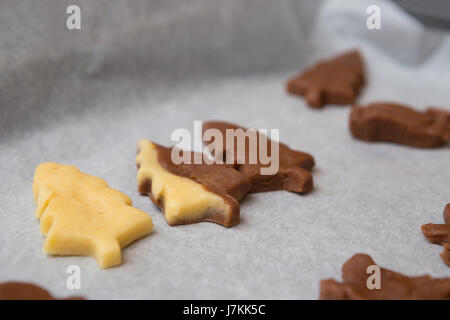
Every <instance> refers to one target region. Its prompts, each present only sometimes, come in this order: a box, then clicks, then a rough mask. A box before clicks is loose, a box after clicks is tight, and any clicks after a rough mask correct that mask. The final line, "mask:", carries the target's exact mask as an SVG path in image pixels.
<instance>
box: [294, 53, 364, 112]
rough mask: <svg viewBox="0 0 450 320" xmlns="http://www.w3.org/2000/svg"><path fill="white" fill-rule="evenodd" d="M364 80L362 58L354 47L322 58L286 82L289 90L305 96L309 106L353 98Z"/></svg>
mask: <svg viewBox="0 0 450 320" xmlns="http://www.w3.org/2000/svg"><path fill="white" fill-rule="evenodd" d="M364 83H365V74H364V62H363V59H362V57H361V54H360V53H359V52H358V51H357V50H353V51H350V52H347V53H344V54H342V55H340V56H337V57H335V58H332V59H329V60H324V61H321V62H319V63H318V64H316V65H314V66H313V67H312V68H310V69H307V70H306V71H305V72H303V73H301V74H300V75H298V76H297V77H294V78H293V79H291V80H289V81H288V82H287V84H286V88H287V91H288V92H289V93H291V94H295V95H300V96H304V97H305V99H306V102H307V103H308V105H309V106H311V107H313V108H322V107H323V106H324V105H326V104H339V105H347V104H352V103H354V102H355V101H356V98H357V97H358V95H359V92H360V91H361V88H362V87H363V86H364Z"/></svg>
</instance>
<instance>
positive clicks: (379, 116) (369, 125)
mask: <svg viewBox="0 0 450 320" xmlns="http://www.w3.org/2000/svg"><path fill="white" fill-rule="evenodd" d="M350 131H351V132H352V134H353V136H354V137H355V138H357V139H361V140H365V141H368V142H373V141H385V142H394V143H399V144H404V145H408V146H412V147H421V148H436V147H440V146H442V145H444V144H445V143H447V141H448V140H449V138H450V113H449V112H447V111H444V110H439V109H433V108H430V109H428V110H427V111H425V112H418V111H415V110H413V109H411V108H410V107H408V106H403V105H399V104H394V103H382V102H379V103H372V104H370V105H368V106H367V107H362V106H354V107H353V109H352V111H351V113H350Z"/></svg>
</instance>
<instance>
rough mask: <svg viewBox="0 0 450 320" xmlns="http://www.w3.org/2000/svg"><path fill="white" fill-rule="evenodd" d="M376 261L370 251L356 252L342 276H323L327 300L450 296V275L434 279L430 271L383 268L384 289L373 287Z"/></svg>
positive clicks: (442, 298) (381, 270)
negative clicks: (414, 274)
mask: <svg viewBox="0 0 450 320" xmlns="http://www.w3.org/2000/svg"><path fill="white" fill-rule="evenodd" d="M374 265H376V264H375V262H374V261H373V260H372V258H371V257H370V256H368V255H366V254H355V255H354V256H353V257H352V258H350V259H349V260H348V261H347V262H346V263H345V264H344V266H343V267H342V280H343V282H342V283H340V282H337V281H335V280H334V279H328V280H322V281H321V282H320V299H323V300H430V299H431V300H444V299H450V278H442V279H434V278H431V277H430V276H429V275H425V276H420V277H408V276H405V275H402V274H400V273H397V272H394V271H391V270H388V269H384V268H380V280H381V281H380V289H377V288H372V289H369V288H368V286H367V279H368V278H369V277H370V276H371V273H368V272H367V270H368V267H369V266H374Z"/></svg>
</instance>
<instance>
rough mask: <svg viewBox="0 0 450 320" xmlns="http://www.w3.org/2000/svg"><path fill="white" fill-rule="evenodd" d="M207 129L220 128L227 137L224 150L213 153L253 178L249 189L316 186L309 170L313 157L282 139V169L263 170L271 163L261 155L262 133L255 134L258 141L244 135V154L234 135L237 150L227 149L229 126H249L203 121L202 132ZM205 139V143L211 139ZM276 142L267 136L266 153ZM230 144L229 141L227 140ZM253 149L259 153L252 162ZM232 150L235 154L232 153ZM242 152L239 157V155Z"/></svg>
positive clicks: (300, 189)
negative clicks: (264, 162) (251, 141)
mask: <svg viewBox="0 0 450 320" xmlns="http://www.w3.org/2000/svg"><path fill="white" fill-rule="evenodd" d="M208 129H218V130H219V131H220V132H221V133H222V136H223V138H224V143H223V150H222V151H220V150H216V151H215V152H216V153H217V152H221V154H215V155H214V156H215V157H216V158H218V159H220V160H221V161H224V162H226V163H232V164H233V166H234V167H235V168H236V169H237V170H239V171H240V172H242V173H243V174H245V175H246V176H247V177H248V178H249V179H250V181H251V189H250V192H264V191H272V190H287V191H292V192H297V193H307V192H310V191H311V190H312V189H313V178H312V175H311V172H310V170H311V169H312V168H313V167H314V158H313V157H312V156H311V155H309V154H307V153H304V152H299V151H295V150H292V149H290V148H289V147H288V146H286V145H285V144H282V143H279V144H278V148H279V169H278V172H277V173H275V174H267V175H266V174H261V168H264V167H268V166H269V165H268V164H262V163H261V161H260V157H259V148H260V144H261V135H260V134H256V138H257V140H256V144H254V145H253V147H252V144H251V143H250V138H249V137H248V136H247V137H245V155H238V152H237V145H238V143H237V140H238V138H237V137H236V136H233V137H234V144H233V145H234V152H230V150H227V139H226V137H227V134H226V131H227V129H231V130H236V129H241V130H244V131H245V130H246V129H245V128H241V127H239V126H237V125H234V124H231V123H226V122H217V121H210V122H204V123H203V132H205V131H206V130H208ZM213 140H214V138H212V139H211V141H206V143H209V142H212V141H213ZM272 143H276V142H273V141H271V140H270V139H269V138H267V144H266V146H267V149H266V150H267V153H268V155H269V156H272V154H271V147H272V146H271V144H272ZM228 145H229V144H228ZM255 145H256V147H255ZM250 153H253V154H255V155H257V159H256V160H257V161H256V163H255V164H251V163H250V161H249V155H250ZM230 154H233V155H234V156H233V155H231V156H230ZM239 156H240V157H239Z"/></svg>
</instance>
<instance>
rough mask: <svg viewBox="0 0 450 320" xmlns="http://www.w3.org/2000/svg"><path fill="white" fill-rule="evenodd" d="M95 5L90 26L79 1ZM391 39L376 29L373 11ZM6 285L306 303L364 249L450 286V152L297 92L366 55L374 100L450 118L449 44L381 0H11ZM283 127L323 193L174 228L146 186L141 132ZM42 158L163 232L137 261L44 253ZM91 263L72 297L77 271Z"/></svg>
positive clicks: (1, 131) (5, 12)
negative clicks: (224, 125)
mask: <svg viewBox="0 0 450 320" xmlns="http://www.w3.org/2000/svg"><path fill="white" fill-rule="evenodd" d="M73 3H76V4H79V5H80V6H81V13H82V15H81V26H82V29H81V30H79V31H69V30H67V29H66V24H65V19H66V16H67V15H66V7H67V6H68V5H69V4H73ZM374 4H375V5H378V6H379V7H380V9H381V27H382V28H381V29H380V30H369V29H368V28H367V26H366V20H367V17H368V14H367V13H366V9H367V7H368V6H369V5H374ZM0 30H1V32H0V178H1V180H2V183H1V184H0V225H1V232H0V240H1V246H0V281H6V280H12V279H14V280H23V281H32V282H35V283H37V284H40V285H43V286H45V287H47V288H48V289H50V290H51V291H52V293H54V294H55V295H59V296H67V295H71V294H77V295H80V294H81V295H85V296H86V297H88V298H154V299H157V298H187V299H189V298H194V299H197V298H240V299H252V298H254V299H258V298H275V299H276V298H306V299H315V298H317V297H318V292H319V291H318V289H319V281H320V280H321V279H323V278H328V277H335V278H339V277H340V268H341V266H342V264H343V263H344V261H346V260H347V259H348V258H350V257H351V256H352V255H353V254H354V253H356V252H364V253H368V254H370V255H372V257H373V258H374V260H375V261H377V262H378V263H379V264H380V265H382V266H384V267H387V268H391V269H394V270H396V271H400V272H403V273H406V274H410V275H419V274H424V273H429V274H431V275H433V276H441V277H442V276H448V275H449V269H448V267H447V266H445V265H444V263H443V262H442V261H441V259H440V257H439V252H441V251H442V248H441V247H439V246H436V245H431V244H429V243H428V242H427V241H426V240H425V239H424V237H423V236H422V234H421V231H420V226H421V224H424V223H428V222H435V223H441V222H442V221H443V220H442V210H443V208H444V205H445V204H446V203H447V202H450V193H449V186H450V170H448V168H449V160H448V159H449V151H450V149H449V147H448V146H447V147H444V148H441V149H438V150H423V149H413V148H408V147H402V146H397V145H392V144H383V143H381V144H367V143H364V142H361V141H356V140H354V139H353V138H352V137H351V135H350V133H349V130H348V114H349V107H347V106H328V107H326V108H325V109H323V110H319V111H317V110H311V109H310V108H308V107H307V106H306V105H305V103H304V101H303V100H302V99H300V98H298V97H292V96H289V95H287V94H286V93H285V90H284V82H285V80H286V79H288V78H289V77H290V76H293V75H295V74H297V73H298V72H299V71H300V70H302V69H303V68H305V67H306V66H307V65H308V64H310V63H312V62H314V61H316V60H317V59H319V58H323V57H328V56H331V55H333V54H336V53H339V52H341V51H343V50H347V49H350V48H354V47H357V48H359V49H360V50H361V52H362V53H363V55H364V57H365V60H366V65H367V74H368V82H367V86H366V88H365V90H364V91H363V93H362V95H361V97H360V99H359V102H361V103H369V102H372V101H375V100H393V101H398V102H401V103H405V104H410V105H412V106H414V107H416V108H418V109H424V108H426V107H428V106H430V105H432V106H436V107H441V108H450V90H449V84H450V59H449V56H450V37H449V34H448V33H445V32H443V31H436V30H428V29H426V28H425V27H424V26H423V25H422V24H421V23H419V22H417V21H416V20H415V19H414V18H412V17H411V16H409V15H408V14H406V13H405V12H404V11H403V10H401V9H399V8H398V7H396V6H395V5H394V4H393V3H392V2H390V1H389V2H387V1H375V0H370V1H368V0H346V1H339V0H329V1H317V0H311V1H293V0H292V1H288V0H284V1H283V0H282V1H271V0H244V1H242V0H228V1H220V0H213V1H211V0H193V1H181V0H179V1H174V0H164V1H162V0H161V1H156V0H153V1H140V0H132V1H131V0H130V1H122V0H120V1H119V0H115V1H112V0H96V1H91V0H77V1H67V0H41V1H32V0H28V1H25V0H15V1H0ZM211 119H218V120H228V121H232V122H236V123H238V124H241V125H243V126H246V127H255V128H267V129H271V128H279V129H280V139H281V140H282V141H283V142H285V143H287V144H289V145H290V146H291V147H293V148H295V149H299V150H303V151H307V152H310V153H312V154H313V155H314V156H315V158H316V161H317V169H316V170H315V171H314V179H315V180H314V181H315V187H316V188H315V191H314V192H312V193H311V194H308V195H303V196H301V195H296V194H292V193H287V192H271V193H260V194H252V195H249V196H248V197H247V198H246V199H245V200H244V201H243V202H242V206H241V223H240V224H239V225H238V226H236V227H233V228H231V229H225V228H223V227H221V226H218V225H215V224H211V223H201V224H194V225H187V226H179V227H169V226H168V225H167V224H166V223H165V221H164V218H163V216H162V214H161V212H160V210H159V209H157V208H156V207H155V206H153V205H152V204H151V202H150V200H149V199H148V198H147V197H143V196H141V195H139V194H138V192H137V186H136V179H135V175H136V168H135V153H136V143H137V141H138V140H139V139H140V138H148V139H152V140H154V141H156V142H159V143H161V144H165V145H170V144H172V143H173V142H171V141H170V134H171V132H172V131H173V130H174V129H176V128H187V129H191V128H193V121H194V120H211ZM43 161H56V162H61V163H68V164H74V165H76V166H78V167H79V168H80V169H81V170H82V171H84V172H87V173H90V174H93V175H96V176H99V177H102V178H104V179H106V180H107V181H108V183H109V184H110V185H111V186H112V187H114V188H117V189H119V190H120V191H122V192H124V193H126V194H127V195H129V196H130V197H131V198H132V200H133V203H134V205H135V206H136V207H138V208H139V209H142V210H144V211H146V212H149V214H150V215H151V216H152V218H153V220H154V223H155V231H154V234H152V235H150V236H148V237H146V238H144V239H142V240H140V241H137V242H136V243H134V244H132V245H131V246H130V247H128V248H126V249H125V250H123V257H124V262H123V265H122V266H120V267H118V268H114V269H110V270H99V269H98V268H97V266H96V264H95V261H94V259H92V258H82V257H46V256H45V254H44V253H42V249H41V247H42V244H43V239H44V237H43V236H42V235H41V234H40V232H39V223H38V221H37V220H36V218H35V217H34V215H33V213H34V209H35V205H34V203H33V198H32V192H31V185H32V179H33V172H34V169H35V166H36V165H37V164H39V163H40V162H43ZM71 264H76V265H79V266H80V267H81V270H82V281H81V283H82V289H81V290H80V291H79V292H73V291H70V290H68V289H67V287H66V279H67V277H68V276H69V275H68V274H67V273H66V269H67V267H68V266H69V265H71Z"/></svg>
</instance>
